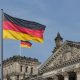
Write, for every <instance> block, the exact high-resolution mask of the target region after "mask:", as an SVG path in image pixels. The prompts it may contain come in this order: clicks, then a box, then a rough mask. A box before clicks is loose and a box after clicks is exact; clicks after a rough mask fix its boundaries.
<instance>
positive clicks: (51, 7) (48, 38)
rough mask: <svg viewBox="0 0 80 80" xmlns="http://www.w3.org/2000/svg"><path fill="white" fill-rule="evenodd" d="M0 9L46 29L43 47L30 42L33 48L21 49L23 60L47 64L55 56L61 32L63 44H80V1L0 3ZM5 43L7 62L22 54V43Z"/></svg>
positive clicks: (12, 0)
mask: <svg viewBox="0 0 80 80" xmlns="http://www.w3.org/2000/svg"><path fill="white" fill-rule="evenodd" d="M0 9H3V10H4V12H5V13H7V14H9V15H11V16H14V17H17V18H21V19H25V20H30V21H35V22H39V23H41V24H44V25H46V29H45V32H44V43H43V44H40V43H35V42H33V41H31V42H32V48H30V49H28V48H22V49H21V53H22V56H26V57H32V58H37V59H39V61H40V62H42V63H43V62H45V60H46V59H47V58H48V57H49V56H50V55H51V54H52V50H53V48H54V47H55V42H54V38H55V37H56V35H57V33H58V32H60V34H61V36H62V37H63V39H64V41H65V40H70V41H78V42H80V0H0ZM0 12H1V11H0ZM0 24H1V13H0ZM0 29H1V26H0ZM0 39H1V38H0ZM3 43H4V45H3V46H4V47H3V55H4V59H6V58H9V57H11V56H13V55H19V54H20V46H19V45H20V41H17V40H4V41H3Z"/></svg>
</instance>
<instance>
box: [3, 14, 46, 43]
mask: <svg viewBox="0 0 80 80" xmlns="http://www.w3.org/2000/svg"><path fill="white" fill-rule="evenodd" d="M44 30H45V26H44V25H42V24H40V23H37V22H33V21H27V20H23V19H19V18H16V17H12V16H10V15H8V14H6V13H4V14H3V38H4V39H15V40H23V41H30V40H33V41H35V42H40V43H42V42H43V33H44Z"/></svg>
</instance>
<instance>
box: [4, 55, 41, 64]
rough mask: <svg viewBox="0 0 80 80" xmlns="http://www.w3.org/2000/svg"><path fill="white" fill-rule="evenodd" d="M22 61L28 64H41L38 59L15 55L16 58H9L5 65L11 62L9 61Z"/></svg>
mask: <svg viewBox="0 0 80 80" xmlns="http://www.w3.org/2000/svg"><path fill="white" fill-rule="evenodd" d="M22 60H24V61H26V62H37V63H40V62H39V61H38V59H36V58H31V57H25V56H19V55H15V56H12V57H10V58H7V59H6V60H4V61H3V64H4V63H6V62H9V61H13V62H16V61H22Z"/></svg>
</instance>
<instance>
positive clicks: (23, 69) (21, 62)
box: [3, 56, 40, 80]
mask: <svg viewBox="0 0 80 80" xmlns="http://www.w3.org/2000/svg"><path fill="white" fill-rule="evenodd" d="M39 65H40V62H39V61H38V59H33V58H30V57H29V58H27V57H25V56H24V57H21V56H13V57H10V58H9V59H7V60H4V62H3V76H4V80H25V79H26V80H27V79H29V78H30V77H31V76H36V75H37V74H38V69H37V68H38V66H39Z"/></svg>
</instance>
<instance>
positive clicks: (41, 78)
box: [36, 33, 80, 80]
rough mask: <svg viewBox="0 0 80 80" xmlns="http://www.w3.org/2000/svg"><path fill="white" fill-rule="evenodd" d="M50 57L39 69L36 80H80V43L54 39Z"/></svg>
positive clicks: (58, 35)
mask: <svg viewBox="0 0 80 80" xmlns="http://www.w3.org/2000/svg"><path fill="white" fill-rule="evenodd" d="M55 43H56V47H55V48H54V50H53V51H52V55H51V56H50V57H49V58H48V59H47V60H46V61H45V62H44V63H43V64H42V65H41V67H40V68H39V75H38V76H37V79H36V80H80V42H73V41H68V40H66V41H64V42H63V38H62V37H61V36H60V34H59V33H58V34H57V37H56V38H55Z"/></svg>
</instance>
